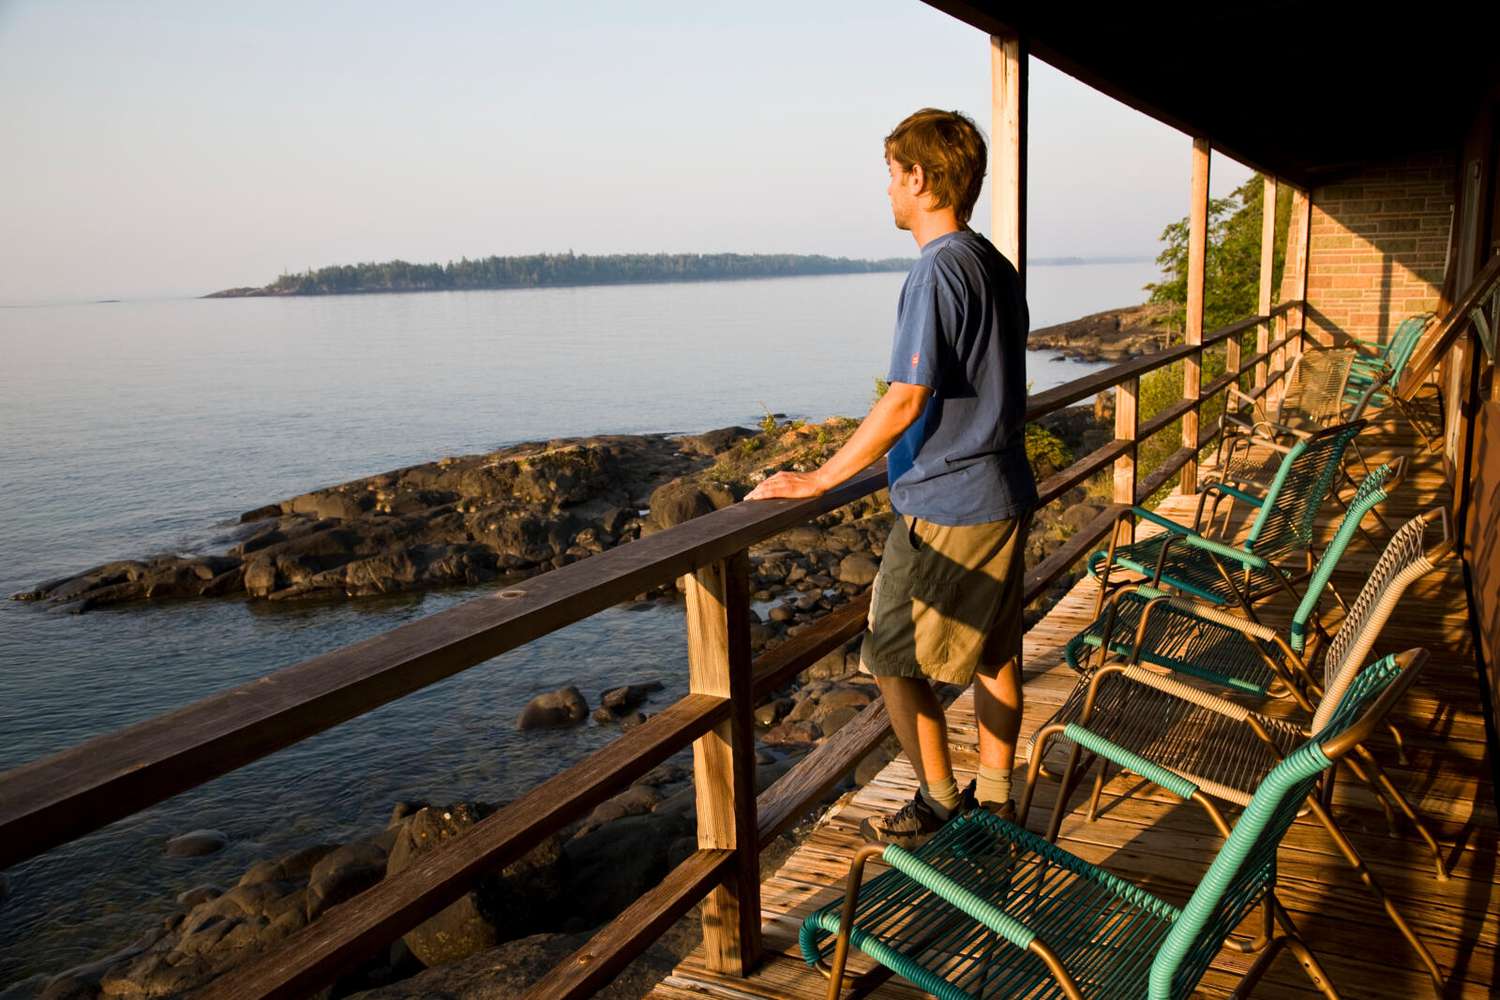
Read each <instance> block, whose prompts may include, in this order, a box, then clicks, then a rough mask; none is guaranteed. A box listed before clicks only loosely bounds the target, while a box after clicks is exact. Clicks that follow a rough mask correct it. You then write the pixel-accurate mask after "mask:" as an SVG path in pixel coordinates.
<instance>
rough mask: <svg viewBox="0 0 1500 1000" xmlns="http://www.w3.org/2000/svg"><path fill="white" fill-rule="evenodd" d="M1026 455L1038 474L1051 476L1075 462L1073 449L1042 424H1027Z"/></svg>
mask: <svg viewBox="0 0 1500 1000" xmlns="http://www.w3.org/2000/svg"><path fill="white" fill-rule="evenodd" d="M1026 457H1027V458H1028V459H1030V460H1031V467H1032V469H1034V470H1035V471H1036V474H1037V476H1039V477H1045V476H1050V475H1051V474H1052V473H1054V472H1056V471H1058V470H1059V469H1066V468H1067V467H1068V466H1069V465H1072V464H1073V449H1072V448H1069V447H1068V445H1067V443H1066V442H1065V441H1063V439H1062V438H1060V437H1058V436H1057V435H1056V434H1054V433H1052V432H1051V431H1049V430H1048V429H1047V428H1045V427H1043V426H1041V425H1040V424H1027V425H1026Z"/></svg>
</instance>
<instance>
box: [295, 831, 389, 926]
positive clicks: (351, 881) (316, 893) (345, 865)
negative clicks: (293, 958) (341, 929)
mask: <svg viewBox="0 0 1500 1000" xmlns="http://www.w3.org/2000/svg"><path fill="white" fill-rule="evenodd" d="M385 872H386V852H385V851H384V850H383V849H382V848H381V847H380V846H379V845H377V844H374V843H372V842H370V841H358V842H355V843H353V844H345V845H344V846H343V847H340V848H338V849H336V850H334V851H331V852H330V853H329V854H327V855H325V856H324V857H323V859H322V860H320V861H319V862H318V863H317V864H315V865H313V868H312V871H311V872H310V873H309V875H308V880H307V919H308V920H316V919H317V918H318V917H319V916H320V915H322V913H323V911H324V910H327V909H328V908H329V907H331V906H337V905H338V904H339V903H342V902H343V901H344V900H346V899H350V898H352V897H354V896H356V895H358V894H359V893H361V892H364V891H365V890H366V889H368V888H369V887H370V886H372V885H374V884H375V883H376V882H379V881H380V880H381V879H382V878H384V877H385Z"/></svg>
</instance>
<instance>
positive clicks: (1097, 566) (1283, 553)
mask: <svg viewBox="0 0 1500 1000" xmlns="http://www.w3.org/2000/svg"><path fill="white" fill-rule="evenodd" d="M1364 427H1365V422H1364V421H1363V420H1356V421H1354V422H1352V423H1348V424H1340V425H1338V426H1336V427H1330V428H1327V429H1325V430H1321V431H1317V432H1315V433H1314V434H1312V435H1311V436H1309V437H1307V438H1305V439H1300V440H1298V441H1297V443H1296V444H1294V445H1292V446H1291V448H1290V449H1289V450H1288V451H1287V454H1286V456H1285V457H1284V458H1283V459H1282V462H1281V466H1280V468H1279V469H1278V470H1277V473H1276V478H1275V479H1274V480H1272V482H1271V486H1270V488H1269V489H1268V490H1267V491H1266V494H1265V496H1263V497H1257V496H1254V495H1252V494H1250V493H1248V492H1246V491H1244V490H1242V489H1239V488H1237V487H1234V486H1230V485H1229V484H1227V483H1223V482H1214V483H1209V484H1208V485H1207V486H1205V487H1203V489H1202V491H1201V496H1200V497H1199V502H1198V518H1197V519H1196V520H1195V524H1201V523H1202V514H1203V508H1204V503H1205V502H1206V501H1207V500H1208V499H1210V498H1211V497H1217V496H1220V495H1226V496H1231V497H1233V498H1234V499H1236V500H1238V501H1242V502H1244V503H1246V504H1248V505H1249V506H1250V507H1251V508H1252V509H1254V510H1255V512H1256V515H1255V520H1254V522H1253V523H1252V524H1251V526H1250V530H1249V532H1248V533H1247V534H1246V536H1245V539H1244V540H1243V541H1242V542H1240V543H1239V544H1237V545H1231V544H1227V543H1226V542H1222V541H1218V540H1215V539H1212V538H1208V537H1206V536H1205V535H1204V534H1202V533H1201V532H1199V531H1197V530H1195V529H1194V528H1188V527H1185V526H1183V525H1180V524H1178V523H1177V522H1175V521H1172V520H1169V519H1168V518H1165V517H1162V516H1161V515H1159V514H1157V513H1155V512H1154V511H1150V510H1147V509H1145V508H1143V507H1130V508H1127V509H1125V510H1124V511H1122V512H1121V513H1120V518H1119V522H1117V523H1116V525H1115V530H1114V533H1113V535H1112V536H1111V538H1110V544H1109V547H1108V548H1107V549H1105V550H1103V551H1100V552H1095V553H1094V554H1093V555H1092V556H1090V557H1089V569H1090V571H1091V572H1093V574H1094V575H1095V577H1096V578H1097V579H1098V580H1099V585H1100V586H1099V603H1098V605H1097V607H1096V609H1095V610H1096V613H1097V612H1102V610H1103V608H1104V602H1105V599H1106V596H1107V595H1108V592H1109V589H1110V578H1111V576H1112V575H1113V574H1114V572H1115V571H1116V570H1124V571H1126V572H1128V573H1134V574H1139V575H1140V576H1142V577H1144V578H1145V579H1146V580H1148V581H1149V582H1150V583H1151V584H1152V585H1153V586H1161V585H1165V586H1169V587H1172V588H1173V589H1175V590H1177V591H1179V592H1181V593H1183V594H1187V595H1190V596H1193V597H1199V598H1202V599H1203V600H1206V601H1211V602H1213V603H1215V604H1238V605H1240V606H1241V607H1243V608H1244V609H1245V611H1246V613H1248V614H1249V615H1250V616H1251V617H1252V618H1253V617H1254V615H1255V612H1254V610H1253V607H1254V604H1255V603H1256V602H1257V601H1259V600H1261V599H1262V598H1264V597H1266V596H1268V595H1270V594H1273V593H1277V592H1285V593H1289V594H1291V595H1292V596H1293V597H1298V596H1300V595H1298V594H1297V591H1296V589H1295V587H1294V586H1293V584H1294V583H1295V582H1297V581H1299V580H1302V579H1305V578H1306V577H1307V576H1309V575H1310V574H1311V572H1312V569H1313V556H1312V543H1313V531H1314V528H1315V526H1316V521H1317V516H1318V511H1319V510H1320V509H1321V508H1322V506H1323V503H1324V501H1325V500H1326V499H1327V498H1328V494H1329V493H1330V492H1331V491H1332V489H1333V485H1334V482H1335V481H1336V480H1337V479H1338V477H1339V476H1340V475H1341V468H1342V465H1341V463H1342V461H1343V457H1344V452H1345V451H1346V450H1347V449H1348V447H1349V442H1350V441H1352V440H1353V439H1354V437H1355V436H1356V435H1357V434H1358V433H1359V432H1360V431H1361V430H1363V429H1364ZM1129 517H1134V518H1136V519H1138V520H1142V521H1147V522H1150V523H1152V524H1156V525H1159V526H1161V527H1162V528H1164V529H1165V530H1164V531H1162V532H1160V533H1158V534H1156V535H1153V536H1151V537H1150V538H1146V539H1143V540H1141V541H1137V542H1131V543H1128V544H1123V545H1122V544H1120V543H1119V539H1120V537H1121V535H1122V534H1123V527H1124V525H1123V523H1120V522H1123V521H1124V520H1125V519H1126V518H1129ZM1116 582H1117V583H1118V582H1122V581H1120V579H1119V577H1116Z"/></svg>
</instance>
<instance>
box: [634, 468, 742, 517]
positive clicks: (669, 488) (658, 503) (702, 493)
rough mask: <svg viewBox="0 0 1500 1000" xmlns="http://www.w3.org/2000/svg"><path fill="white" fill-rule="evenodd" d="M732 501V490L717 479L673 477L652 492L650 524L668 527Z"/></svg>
mask: <svg viewBox="0 0 1500 1000" xmlns="http://www.w3.org/2000/svg"><path fill="white" fill-rule="evenodd" d="M732 503H734V494H733V493H732V492H730V491H729V489H728V488H727V487H725V486H721V485H719V484H718V483H705V482H686V481H683V480H675V479H674V480H673V481H672V482H669V483H666V484H664V485H662V486H658V487H657V488H656V489H655V490H654V491H653V492H652V493H651V500H650V502H649V506H650V508H651V515H650V519H651V524H652V525H653V526H654V527H656V528H658V529H660V528H670V527H673V526H674V525H678V524H682V523H683V522H684V521H691V520H692V519H693V518H695V517H702V516H703V515H704V514H711V513H713V512H714V511H716V510H718V509H719V508H721V507H728V506H729V505H730V504H732Z"/></svg>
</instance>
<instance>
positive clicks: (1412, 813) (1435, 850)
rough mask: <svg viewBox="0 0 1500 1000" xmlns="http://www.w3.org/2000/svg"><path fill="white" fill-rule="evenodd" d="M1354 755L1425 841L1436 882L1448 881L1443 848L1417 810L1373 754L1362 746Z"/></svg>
mask: <svg viewBox="0 0 1500 1000" xmlns="http://www.w3.org/2000/svg"><path fill="white" fill-rule="evenodd" d="M1355 753H1357V754H1358V755H1359V758H1360V760H1362V761H1364V764H1365V766H1366V767H1368V768H1369V769H1370V775H1371V777H1372V778H1373V779H1374V781H1373V784H1374V786H1375V787H1376V788H1377V789H1378V790H1379V791H1381V792H1384V793H1385V795H1386V797H1387V798H1389V799H1390V800H1391V801H1392V802H1393V803H1395V805H1396V808H1397V809H1400V810H1401V813H1402V815H1404V816H1405V817H1406V819H1407V821H1408V822H1410V823H1411V825H1412V826H1414V827H1416V829H1417V834H1418V835H1419V836H1420V837H1421V838H1422V839H1423V840H1424V841H1426V843H1427V847H1428V849H1429V850H1430V851H1432V857H1433V861H1434V864H1435V865H1436V867H1437V878H1438V881H1439V882H1446V881H1448V863H1447V861H1446V859H1444V857H1443V848H1442V846H1441V845H1439V844H1438V841H1437V838H1436V837H1434V836H1433V835H1432V831H1431V830H1429V829H1428V828H1427V823H1426V822H1425V821H1424V820H1423V819H1422V817H1421V815H1420V814H1419V813H1418V812H1417V810H1416V809H1415V808H1413V807H1412V804H1411V803H1410V802H1408V801H1407V800H1406V796H1405V795H1402V794H1401V789H1399V788H1397V787H1396V784H1395V782H1393V781H1391V778H1390V775H1388V774H1386V773H1385V768H1383V767H1381V766H1380V762H1379V761H1378V760H1376V759H1375V755H1374V754H1372V753H1370V751H1369V750H1366V749H1365V748H1364V747H1363V746H1359V747H1355ZM1365 780H1366V781H1369V780H1370V778H1366V779H1365Z"/></svg>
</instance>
